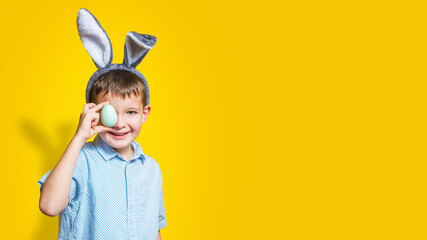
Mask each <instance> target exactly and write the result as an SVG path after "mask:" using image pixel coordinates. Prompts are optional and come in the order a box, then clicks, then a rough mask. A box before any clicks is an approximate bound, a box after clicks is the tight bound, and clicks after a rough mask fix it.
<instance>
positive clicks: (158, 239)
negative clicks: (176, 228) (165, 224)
mask: <svg viewBox="0 0 427 240" xmlns="http://www.w3.org/2000/svg"><path fill="white" fill-rule="evenodd" d="M156 240H162V236H160V230H159V234H158V235H157V239H156Z"/></svg>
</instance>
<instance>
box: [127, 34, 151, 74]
mask: <svg viewBox="0 0 427 240" xmlns="http://www.w3.org/2000/svg"><path fill="white" fill-rule="evenodd" d="M156 42H157V38H156V37H155V36H151V35H148V34H139V33H136V32H128V34H127V35H126V42H125V55H124V59H123V64H125V65H126V66H128V67H132V68H136V66H138V64H139V63H140V62H141V61H142V59H143V58H144V57H145V55H147V53H148V50H150V49H152V48H153V47H154V45H155V44H156Z"/></svg>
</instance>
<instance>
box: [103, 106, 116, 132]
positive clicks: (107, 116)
mask: <svg viewBox="0 0 427 240" xmlns="http://www.w3.org/2000/svg"><path fill="white" fill-rule="evenodd" d="M101 122H102V124H104V125H105V126H107V127H113V126H114V125H116V123H117V113H116V109H114V107H113V106H111V105H110V104H107V105H105V106H104V107H103V108H102V110H101Z"/></svg>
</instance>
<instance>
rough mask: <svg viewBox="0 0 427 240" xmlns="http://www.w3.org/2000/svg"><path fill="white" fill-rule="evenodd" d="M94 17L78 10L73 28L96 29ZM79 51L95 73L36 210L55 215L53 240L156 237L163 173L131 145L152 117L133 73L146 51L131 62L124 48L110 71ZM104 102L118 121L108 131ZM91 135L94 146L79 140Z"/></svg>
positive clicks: (143, 86)
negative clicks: (103, 119) (89, 24)
mask: <svg viewBox="0 0 427 240" xmlns="http://www.w3.org/2000/svg"><path fill="white" fill-rule="evenodd" d="M93 19H94V17H93V15H91V14H90V13H89V12H88V11H87V10H86V9H81V10H80V11H79V17H78V25H79V20H80V21H82V22H84V23H87V22H88V21H92V22H94V23H96V24H98V25H99V23H98V22H97V21H93ZM95 20H96V19H95ZM80 24H82V23H80ZM99 27H100V25H99ZM79 31H81V29H80V28H79ZM82 31H83V30H82ZM89 32H90V33H93V32H95V33H94V34H99V31H95V30H93V29H92V30H90V31H89ZM79 33H80V37H81V38H82V42H83V44H84V45H85V41H84V36H83V37H82V35H84V34H86V36H87V33H81V32H79ZM103 34H106V33H105V31H103ZM132 34H136V33H132ZM128 36H129V34H128ZM89 37H90V36H89ZM131 37H132V36H131ZM144 37H145V38H144ZM150 37H152V36H149V37H147V36H142V35H138V36H137V38H135V39H136V40H135V39H131V40H129V39H127V41H126V44H129V45H132V47H133V48H135V45H134V44H135V42H133V43H131V41H138V39H139V40H141V39H142V38H144V39H142V40H144V41H146V44H145V45H143V46H144V47H147V46H148V45H147V42H148V40H152V39H150ZM92 38H93V36H92ZM147 39H148V40H147ZM154 42H155V41H154ZM110 44H111V43H110ZM153 45H154V43H152V42H151V44H150V46H151V47H152V46H153ZM91 47H92V48H93V43H92V45H91ZM85 48H86V49H87V50H88V52H89V54H90V55H91V57H92V59H93V60H94V62H95V64H96V66H98V68H99V70H98V71H97V72H95V73H94V75H92V77H91V79H90V80H89V83H88V87H87V90H86V98H87V102H88V103H87V104H86V105H85V106H84V109H83V112H82V113H81V115H80V120H79V125H78V128H77V131H76V133H75V134H74V136H73V138H72V140H71V142H70V143H69V145H68V147H67V148H66V150H65V152H64V154H63V155H62V157H61V159H60V160H59V162H58V163H57V165H56V166H55V167H54V168H53V169H52V170H51V171H50V172H49V173H47V174H46V175H45V176H43V177H42V178H41V179H40V181H39V184H40V187H41V192H40V203H39V205H40V210H41V211H42V212H43V213H44V214H46V215H48V216H56V215H58V214H60V227H59V235H58V239H149V240H154V239H161V235H160V229H162V228H164V227H165V226H166V218H165V209H164V201H163V191H162V174H161V171H160V167H159V165H158V164H157V162H156V161H155V160H154V159H152V158H151V157H149V156H147V155H146V154H144V152H143V151H142V149H141V147H140V145H139V144H138V143H137V142H136V141H134V140H135V139H136V137H137V136H138V135H139V132H140V130H141V125H142V124H143V123H144V122H145V121H146V120H147V118H148V115H149V113H150V111H151V107H150V106H149V105H148V103H149V92H148V85H147V83H146V81H145V78H144V77H143V76H142V74H141V73H139V72H137V70H136V69H135V68H134V67H136V65H137V64H138V63H139V62H140V61H141V60H142V58H143V57H144V56H145V55H146V52H145V53H142V54H143V56H142V57H139V58H135V54H134V55H133V56H132V50H131V49H127V51H128V52H127V54H128V55H129V58H128V59H125V61H124V63H123V64H113V65H112V64H111V59H112V57H111V58H107V61H110V62H109V63H108V62H106V63H102V62H101V61H104V60H105V59H104V60H100V58H96V56H95V53H94V50H93V49H88V48H89V47H87V45H85ZM103 49H104V50H105V49H106V48H105V46H104V47H103ZM125 50H126V45H125ZM140 50H141V49H139V50H138V51H139V52H140ZM96 51H98V52H99V48H97V49H96ZM96 51H95V52H96ZM147 51H148V50H147ZM104 54H105V53H104ZM126 57H127V56H126V54H125V58H126ZM108 59H109V60H108ZM136 61H138V63H136V64H135V62H136ZM106 104H110V105H112V106H113V107H114V108H115V109H116V112H117V116H118V118H117V123H116V124H115V125H114V126H113V127H111V128H110V127H106V126H103V125H102V124H101V121H100V113H99V112H100V110H101V109H102V108H103V107H104V106H105V105H106ZM96 134H98V135H97V136H96V137H95V139H94V141H93V142H86V141H87V140H88V139H90V138H91V137H93V136H95V135H96Z"/></svg>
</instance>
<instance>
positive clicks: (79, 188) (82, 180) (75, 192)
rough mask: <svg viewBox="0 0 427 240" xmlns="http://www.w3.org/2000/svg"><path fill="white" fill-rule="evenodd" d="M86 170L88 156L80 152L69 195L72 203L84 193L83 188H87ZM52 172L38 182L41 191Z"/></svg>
mask: <svg viewBox="0 0 427 240" xmlns="http://www.w3.org/2000/svg"><path fill="white" fill-rule="evenodd" d="M86 168H87V167H86V155H85V154H84V152H83V151H80V153H79V157H78V159H77V163H76V166H75V168H74V173H73V178H72V180H71V187H70V194H69V198H70V201H72V200H73V199H75V198H78V196H79V195H80V194H81V193H82V192H83V191H84V189H83V188H84V187H85V186H86V178H87V173H86ZM51 172H52V170H50V171H49V172H47V173H46V174H45V175H44V176H43V177H42V178H40V180H39V181H38V184H39V186H40V189H41V188H42V186H43V184H44V182H45V181H46V179H47V177H48V176H49V174H50V173H51Z"/></svg>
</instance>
